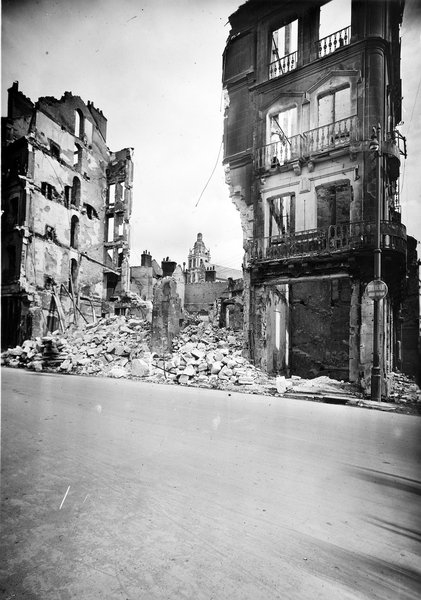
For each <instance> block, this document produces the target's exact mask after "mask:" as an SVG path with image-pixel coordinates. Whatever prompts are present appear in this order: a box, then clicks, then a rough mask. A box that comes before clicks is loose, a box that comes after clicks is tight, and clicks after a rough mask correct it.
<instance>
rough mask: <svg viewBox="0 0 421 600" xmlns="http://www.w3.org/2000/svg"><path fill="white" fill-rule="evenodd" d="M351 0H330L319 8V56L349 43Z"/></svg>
mask: <svg viewBox="0 0 421 600" xmlns="http://www.w3.org/2000/svg"><path fill="white" fill-rule="evenodd" d="M350 38H351V0H331V2H328V3H327V4H324V5H323V6H322V7H321V8H320V26H319V44H318V50H319V56H326V55H327V54H331V53H332V52H334V51H335V50H337V49H338V48H341V47H342V46H346V45H347V44H349V42H350Z"/></svg>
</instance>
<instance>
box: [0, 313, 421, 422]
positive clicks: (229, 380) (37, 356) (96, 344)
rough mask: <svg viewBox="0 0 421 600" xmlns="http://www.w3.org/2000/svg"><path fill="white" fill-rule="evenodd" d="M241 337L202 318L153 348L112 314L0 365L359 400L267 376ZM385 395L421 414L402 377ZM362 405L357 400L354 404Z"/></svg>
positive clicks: (146, 328)
mask: <svg viewBox="0 0 421 600" xmlns="http://www.w3.org/2000/svg"><path fill="white" fill-rule="evenodd" d="M242 348H243V339H242V334H240V333H234V332H232V331H231V330H229V329H223V328H222V329H221V328H219V327H215V326H213V325H212V324H210V323H206V322H201V321H197V322H190V323H189V324H188V325H187V326H186V327H185V328H184V329H183V330H182V331H181V332H180V335H179V336H178V338H176V339H175V340H173V351H172V352H171V353H166V354H164V355H159V354H157V353H152V352H151V348H150V323H148V322H147V321H146V320H143V319H134V318H126V317H118V316H113V317H109V318H103V319H100V320H99V321H97V322H96V323H90V324H88V325H85V326H83V327H80V328H73V329H71V330H68V331H66V332H64V333H63V332H55V333H54V334H50V335H48V336H46V337H44V338H42V339H41V338H37V339H35V340H26V341H25V342H24V343H23V344H22V346H18V347H16V348H12V349H9V350H7V351H5V352H3V353H2V355H1V364H2V365H6V366H9V367H17V368H27V369H32V370H35V371H49V372H51V371H53V372H60V373H74V374H79V375H88V376H102V377H114V378H122V377H123V378H132V379H142V380H145V381H151V382H159V383H168V384H180V385H192V386H198V387H206V388H215V389H225V390H237V391H239V390H242V391H246V392H248V393H256V394H264V395H279V396H284V395H285V396H292V397H296V398H304V399H309V400H316V401H330V402H337V403H346V402H347V401H348V400H350V399H353V400H354V401H356V402H354V403H358V401H359V400H361V399H362V394H361V393H360V392H359V390H358V389H357V387H356V386H354V385H352V384H350V383H346V382H339V381H336V380H333V379H330V378H329V377H326V376H322V377H318V378H315V379H302V378H300V377H297V376H292V377H291V378H285V377H271V376H269V375H268V374H267V373H265V372H263V371H261V370H259V369H257V368H256V367H255V366H254V365H253V364H251V363H250V362H249V361H248V360H247V359H246V358H244V356H243V353H242ZM389 384H390V386H391V394H390V398H389V400H390V401H392V402H394V403H395V406H396V408H399V410H400V411H401V412H415V413H418V412H420V410H419V409H420V408H421V391H420V389H419V387H418V386H417V385H416V384H415V383H414V382H413V381H411V380H410V379H409V378H407V377H405V376H404V375H401V374H397V373H393V374H391V375H390V376H389ZM360 405H361V404H360Z"/></svg>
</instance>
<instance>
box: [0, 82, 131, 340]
mask: <svg viewBox="0 0 421 600" xmlns="http://www.w3.org/2000/svg"><path fill="white" fill-rule="evenodd" d="M2 129H3V131H2V133H3V135H2V347H11V346H14V345H16V344H19V343H21V342H22V340H24V339H27V338H30V337H34V336H37V335H43V334H45V333H46V332H47V331H53V330H55V329H59V328H62V329H64V328H66V327H67V326H68V325H69V324H70V323H77V322H78V320H83V321H92V320H93V319H95V318H96V317H97V316H101V315H102V314H106V313H107V312H108V311H109V310H110V306H109V305H108V304H107V300H109V299H110V298H111V297H112V295H113V293H114V289H115V287H116V285H117V283H118V282H121V284H122V285H123V286H128V285H129V275H128V273H129V266H128V256H129V243H130V238H129V218H130V213H131V203H132V191H131V188H132V180H133V164H132V159H131V155H132V151H131V149H129V148H126V149H123V150H121V151H119V152H116V153H112V152H110V150H109V149H108V147H107V144H106V133H107V120H106V118H105V117H104V115H103V114H102V112H101V111H100V110H99V109H97V108H95V106H94V105H93V104H92V103H91V102H88V103H87V104H85V102H83V100H81V98H79V97H78V96H74V95H73V94H71V93H70V92H65V94H64V95H63V97H62V98H61V99H59V100H57V99H55V98H52V97H44V98H40V99H39V100H38V101H37V102H36V103H34V102H32V101H31V100H30V99H29V98H27V97H26V96H24V94H22V92H21V91H19V88H18V83H17V82H15V83H14V84H13V85H12V87H11V88H10V89H9V97H8V113H7V117H5V118H4V119H2Z"/></svg>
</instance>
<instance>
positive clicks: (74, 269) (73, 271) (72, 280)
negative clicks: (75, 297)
mask: <svg viewBox="0 0 421 600" xmlns="http://www.w3.org/2000/svg"><path fill="white" fill-rule="evenodd" d="M78 270H79V269H78V265H77V260H75V259H74V258H72V259H71V260H70V277H69V290H70V292H71V293H72V294H75V293H76V292H77V276H78Z"/></svg>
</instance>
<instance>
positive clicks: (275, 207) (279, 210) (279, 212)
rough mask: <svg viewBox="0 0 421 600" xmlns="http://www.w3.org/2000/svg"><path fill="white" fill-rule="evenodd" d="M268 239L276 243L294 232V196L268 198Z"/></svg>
mask: <svg viewBox="0 0 421 600" xmlns="http://www.w3.org/2000/svg"><path fill="white" fill-rule="evenodd" d="M268 209H269V210H268V213H269V214H268V217H269V238H270V241H273V242H276V241H278V240H280V239H282V238H284V237H287V236H288V235H290V234H292V233H294V231H295V196H294V194H288V195H284V196H277V197H275V198H269V200H268Z"/></svg>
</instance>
